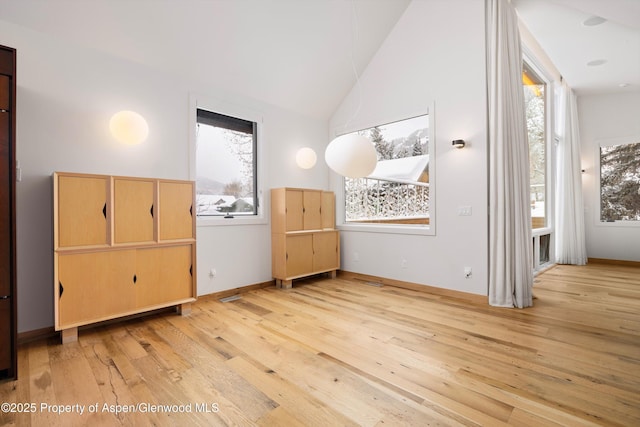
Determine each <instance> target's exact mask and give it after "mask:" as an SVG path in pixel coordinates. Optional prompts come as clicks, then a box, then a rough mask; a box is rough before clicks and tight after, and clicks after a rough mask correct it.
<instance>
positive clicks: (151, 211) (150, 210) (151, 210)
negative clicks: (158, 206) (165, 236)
mask: <svg viewBox="0 0 640 427" xmlns="http://www.w3.org/2000/svg"><path fill="white" fill-rule="evenodd" d="M149 213H150V214H151V218H153V205H151V209H149Z"/></svg>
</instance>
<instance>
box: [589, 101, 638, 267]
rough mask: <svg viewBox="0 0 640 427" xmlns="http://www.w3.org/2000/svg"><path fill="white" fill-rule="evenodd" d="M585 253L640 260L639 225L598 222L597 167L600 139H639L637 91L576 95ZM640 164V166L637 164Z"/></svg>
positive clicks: (605, 140)
mask: <svg viewBox="0 0 640 427" xmlns="http://www.w3.org/2000/svg"><path fill="white" fill-rule="evenodd" d="M578 114H579V120H580V141H581V153H580V155H581V161H582V168H583V169H585V173H584V174H583V177H582V185H583V192H584V203H585V231H586V237H587V256H588V257H589V258H605V259H615V260H626V261H640V225H635V226H622V225H616V224H601V223H600V222H599V206H598V203H599V196H598V192H599V190H600V187H599V184H598V180H599V175H598V170H597V156H598V147H599V144H600V143H602V142H605V143H606V142H609V141H619V142H622V141H631V140H632V141H634V142H640V92H632V93H627V94H610V95H590V96H580V97H578ZM638 167H640V165H639V166H638Z"/></svg>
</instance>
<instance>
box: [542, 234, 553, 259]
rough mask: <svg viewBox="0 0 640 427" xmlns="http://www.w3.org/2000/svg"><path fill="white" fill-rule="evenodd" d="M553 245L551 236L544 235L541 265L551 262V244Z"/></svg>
mask: <svg viewBox="0 0 640 427" xmlns="http://www.w3.org/2000/svg"><path fill="white" fill-rule="evenodd" d="M550 243H551V235H550V234H544V235H542V236H540V265H542V264H546V263H548V262H549V244H550Z"/></svg>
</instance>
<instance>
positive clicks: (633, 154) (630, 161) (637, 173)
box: [599, 142, 640, 223]
mask: <svg viewBox="0 0 640 427" xmlns="http://www.w3.org/2000/svg"><path fill="white" fill-rule="evenodd" d="M599 161H600V221H601V222H607V223H609V222H617V223H620V222H627V223H632V222H633V221H640V166H639V165H640V142H632V143H623V144H614V145H601V146H600V153H599Z"/></svg>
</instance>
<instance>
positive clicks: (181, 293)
mask: <svg viewBox="0 0 640 427" xmlns="http://www.w3.org/2000/svg"><path fill="white" fill-rule="evenodd" d="M192 260H193V258H192V245H184V246H169V247H163V248H150V249H138V251H137V253H136V275H137V278H138V280H137V282H136V284H135V300H136V307H137V308H145V307H152V306H159V305H163V304H167V303H170V302H172V301H179V300H185V299H188V298H193V297H195V295H194V287H193V273H194V271H193V265H192Z"/></svg>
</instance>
